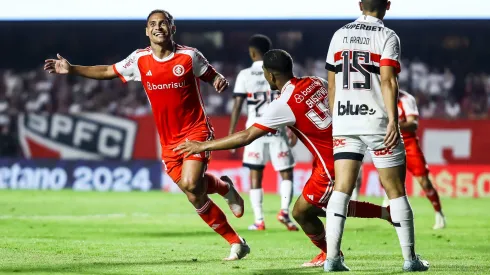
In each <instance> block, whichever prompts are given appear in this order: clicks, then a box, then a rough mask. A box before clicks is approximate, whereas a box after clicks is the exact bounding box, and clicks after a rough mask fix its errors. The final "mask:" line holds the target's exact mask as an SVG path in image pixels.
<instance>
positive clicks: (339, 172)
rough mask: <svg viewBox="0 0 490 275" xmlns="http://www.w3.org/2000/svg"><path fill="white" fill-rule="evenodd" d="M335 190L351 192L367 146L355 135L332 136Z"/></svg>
mask: <svg viewBox="0 0 490 275" xmlns="http://www.w3.org/2000/svg"><path fill="white" fill-rule="evenodd" d="M333 145H334V149H333V152H334V155H333V156H334V161H335V163H334V167H335V191H339V192H342V193H346V194H352V191H353V190H354V188H355V185H356V181H357V177H358V175H359V170H360V168H361V165H362V159H363V158H364V153H365V152H366V149H367V146H366V145H365V144H364V143H363V142H362V140H361V139H360V138H359V137H357V136H339V137H334V139H333Z"/></svg>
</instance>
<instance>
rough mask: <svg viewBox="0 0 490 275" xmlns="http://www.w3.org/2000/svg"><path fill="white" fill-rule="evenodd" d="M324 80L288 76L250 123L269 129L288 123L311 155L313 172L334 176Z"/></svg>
mask: <svg viewBox="0 0 490 275" xmlns="http://www.w3.org/2000/svg"><path fill="white" fill-rule="evenodd" d="M326 83H327V82H326V80H324V79H321V78H319V77H302V78H293V79H291V80H290V81H289V82H288V83H286V85H284V87H283V88H282V90H281V96H280V97H279V98H278V99H277V100H275V101H273V102H272V103H271V104H270V105H269V107H268V108H267V110H265V112H264V114H263V115H262V116H261V117H259V118H257V120H256V122H255V123H254V125H253V126H255V127H257V128H260V129H262V130H265V131H269V132H271V133H275V131H277V130H278V129H280V128H281V127H284V126H288V127H289V128H290V129H291V130H292V131H293V132H294V133H295V134H296V136H297V137H298V138H299V139H300V140H301V142H303V144H304V145H305V146H306V147H307V148H308V150H309V151H310V152H311V154H312V155H313V172H314V173H320V174H321V175H322V176H325V177H328V178H329V179H330V180H334V167H333V162H334V159H333V140H332V127H331V122H332V119H331V116H330V111H329V109H328V88H327V84H326Z"/></svg>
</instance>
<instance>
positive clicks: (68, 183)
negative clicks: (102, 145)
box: [0, 158, 162, 192]
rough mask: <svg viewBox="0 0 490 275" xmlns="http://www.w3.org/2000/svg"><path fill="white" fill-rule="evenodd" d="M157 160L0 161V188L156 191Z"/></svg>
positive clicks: (159, 171)
mask: <svg viewBox="0 0 490 275" xmlns="http://www.w3.org/2000/svg"><path fill="white" fill-rule="evenodd" d="M161 181H162V163H161V162H160V161H158V160H134V161H89V160H55V159H35V160H32V159H9V158H2V159H0V189H34V190H61V189H73V190H75V191H117V192H129V191H149V190H160V189H161Z"/></svg>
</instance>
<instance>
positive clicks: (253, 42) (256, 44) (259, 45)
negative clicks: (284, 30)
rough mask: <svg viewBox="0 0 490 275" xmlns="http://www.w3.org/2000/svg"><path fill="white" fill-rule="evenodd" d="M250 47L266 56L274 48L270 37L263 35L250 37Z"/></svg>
mask: <svg viewBox="0 0 490 275" xmlns="http://www.w3.org/2000/svg"><path fill="white" fill-rule="evenodd" d="M248 46H249V47H252V48H255V49H257V50H258V51H259V52H260V54H262V55H264V54H265V53H266V52H267V51H269V50H270V49H271V48H272V42H271V40H270V38H269V37H267V36H265V35H263V34H255V35H253V36H252V37H250V40H249V41H248Z"/></svg>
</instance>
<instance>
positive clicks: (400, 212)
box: [390, 196, 415, 261]
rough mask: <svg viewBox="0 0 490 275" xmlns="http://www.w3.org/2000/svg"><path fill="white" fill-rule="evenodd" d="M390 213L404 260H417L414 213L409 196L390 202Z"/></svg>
mask: <svg viewBox="0 0 490 275" xmlns="http://www.w3.org/2000/svg"><path fill="white" fill-rule="evenodd" d="M390 212H391V220H392V221H393V226H394V227H395V230H396V234H397V235H398V240H399V241H400V246H401V248H402V254H403V258H404V259H405V260H406V261H411V260H413V259H414V258H415V232H414V231H415V230H414V226H413V212H412V207H411V206H410V203H409V202H408V198H407V196H403V197H399V198H396V199H392V200H390Z"/></svg>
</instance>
